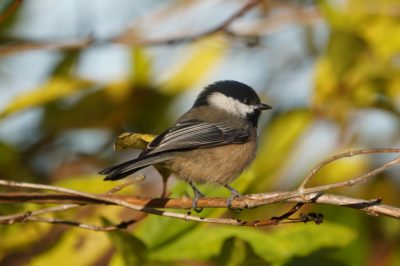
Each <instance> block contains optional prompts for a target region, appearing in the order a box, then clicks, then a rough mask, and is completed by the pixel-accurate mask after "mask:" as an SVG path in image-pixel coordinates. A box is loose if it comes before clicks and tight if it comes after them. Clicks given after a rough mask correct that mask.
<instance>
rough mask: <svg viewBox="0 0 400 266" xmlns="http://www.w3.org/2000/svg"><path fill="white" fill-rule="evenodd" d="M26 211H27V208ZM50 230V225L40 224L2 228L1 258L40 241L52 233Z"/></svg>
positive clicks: (0, 228)
mask: <svg viewBox="0 0 400 266" xmlns="http://www.w3.org/2000/svg"><path fill="white" fill-rule="evenodd" d="M25 209H26V210H27V208H26V207H25ZM50 228H51V226H50V225H49V224H40V223H27V224H23V223H22V224H15V225H10V226H4V225H2V226H0V235H1V241H0V258H2V257H3V256H5V255H6V254H7V253H8V252H11V251H16V250H19V249H23V248H25V247H27V246H29V245H30V244H33V243H35V242H36V241H39V240H40V239H41V238H42V237H43V236H44V235H46V234H47V233H48V232H49V231H50ZM21 232H23V233H21ZM0 261H1V259H0Z"/></svg>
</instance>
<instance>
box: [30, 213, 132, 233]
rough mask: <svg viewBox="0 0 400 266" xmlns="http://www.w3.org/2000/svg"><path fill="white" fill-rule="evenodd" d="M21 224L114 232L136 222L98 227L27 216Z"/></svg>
mask: <svg viewBox="0 0 400 266" xmlns="http://www.w3.org/2000/svg"><path fill="white" fill-rule="evenodd" d="M23 222H41V223H51V224H63V225H68V226H76V227H79V228H82V229H87V230H92V231H115V230H121V229H126V228H128V226H130V225H132V224H134V223H135V222H136V220H129V221H123V222H121V223H119V224H116V225H109V226H98V225H92V224H85V223H80V222H77V221H68V220H62V219H57V218H47V217H34V216H28V217H26V218H25V220H24V221H23Z"/></svg>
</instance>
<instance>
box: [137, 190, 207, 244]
mask: <svg viewBox="0 0 400 266" xmlns="http://www.w3.org/2000/svg"><path fill="white" fill-rule="evenodd" d="M187 187H188V185H187V184H186V183H184V182H181V183H178V184H177V185H176V186H175V187H174V189H173V191H172V194H171V195H170V196H171V197H175V196H176V195H182V194H183V193H184V191H185V190H186V189H187ZM204 211H208V210H204ZM204 211H203V212H204ZM198 226H200V224H199V223H193V222H187V221H182V220H178V219H173V218H167V217H161V216H156V215H151V216H148V217H146V218H145V219H143V220H142V221H141V222H140V223H139V224H138V225H137V227H136V229H135V235H136V236H137V237H138V238H140V239H141V240H142V241H143V242H144V243H146V245H147V247H148V248H149V249H150V250H153V249H158V248H160V247H163V246H168V245H169V244H171V243H173V242H174V241H176V240H177V239H180V238H181V237H183V236H184V235H185V234H187V233H189V232H190V231H191V230H193V229H195V228H196V227H198Z"/></svg>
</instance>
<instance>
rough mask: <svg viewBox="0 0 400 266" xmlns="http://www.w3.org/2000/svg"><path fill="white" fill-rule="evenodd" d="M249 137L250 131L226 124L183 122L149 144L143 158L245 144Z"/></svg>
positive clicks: (195, 121) (196, 121)
mask: <svg viewBox="0 0 400 266" xmlns="http://www.w3.org/2000/svg"><path fill="white" fill-rule="evenodd" d="M249 136H250V134H249V130H247V129H237V128H232V127H230V126H228V125H227V124H225V123H212V122H204V121H200V120H188V121H182V122H179V123H177V124H176V125H175V126H173V127H172V128H170V129H168V130H166V131H164V132H163V133H161V134H160V135H158V136H157V137H156V138H155V139H154V140H153V141H152V142H151V143H149V145H148V146H147V148H146V150H144V151H143V152H142V154H141V156H144V155H150V154H156V153H164V152H169V151H183V150H191V149H197V148H204V147H212V146H220V145H225V144H232V143H244V142H246V141H247V140H248V139H249Z"/></svg>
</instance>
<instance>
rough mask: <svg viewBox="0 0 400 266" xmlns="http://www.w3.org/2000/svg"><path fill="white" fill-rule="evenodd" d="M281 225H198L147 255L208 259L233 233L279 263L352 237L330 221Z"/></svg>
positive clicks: (168, 257) (348, 230)
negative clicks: (273, 227)
mask: <svg viewBox="0 0 400 266" xmlns="http://www.w3.org/2000/svg"><path fill="white" fill-rule="evenodd" d="M284 229H285V230H282V227H280V228H279V229H278V230H274V231H271V232H265V231H262V230H259V229H255V228H249V227H232V226H215V227H211V226H208V227H206V226H202V227H199V228H198V229H197V230H194V231H192V232H190V233H187V234H185V235H182V236H181V237H180V238H177V239H174V241H173V242H172V241H171V242H170V243H169V245H164V246H163V247H161V248H159V249H155V250H152V251H150V254H149V257H150V258H157V259H158V260H164V261H171V260H189V259H190V260H208V259H210V258H212V257H216V256H218V254H220V252H221V250H222V247H223V243H224V242H225V240H226V239H228V238H232V237H236V238H240V239H242V240H244V241H247V242H248V243H249V244H250V245H251V247H252V249H253V250H254V252H255V254H257V256H259V257H261V258H262V259H264V260H266V261H269V262H276V263H277V262H279V263H283V262H285V261H288V260H290V259H291V258H293V257H294V256H306V255H308V254H310V253H312V252H314V251H316V250H319V249H322V248H339V247H345V246H346V245H348V244H349V243H350V242H351V241H352V240H353V239H354V238H355V233H354V232H353V231H352V230H350V229H349V228H347V227H344V226H340V225H336V224H330V223H324V224H322V225H313V224H307V225H304V224H296V225H292V226H289V225H285V228H284Z"/></svg>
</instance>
